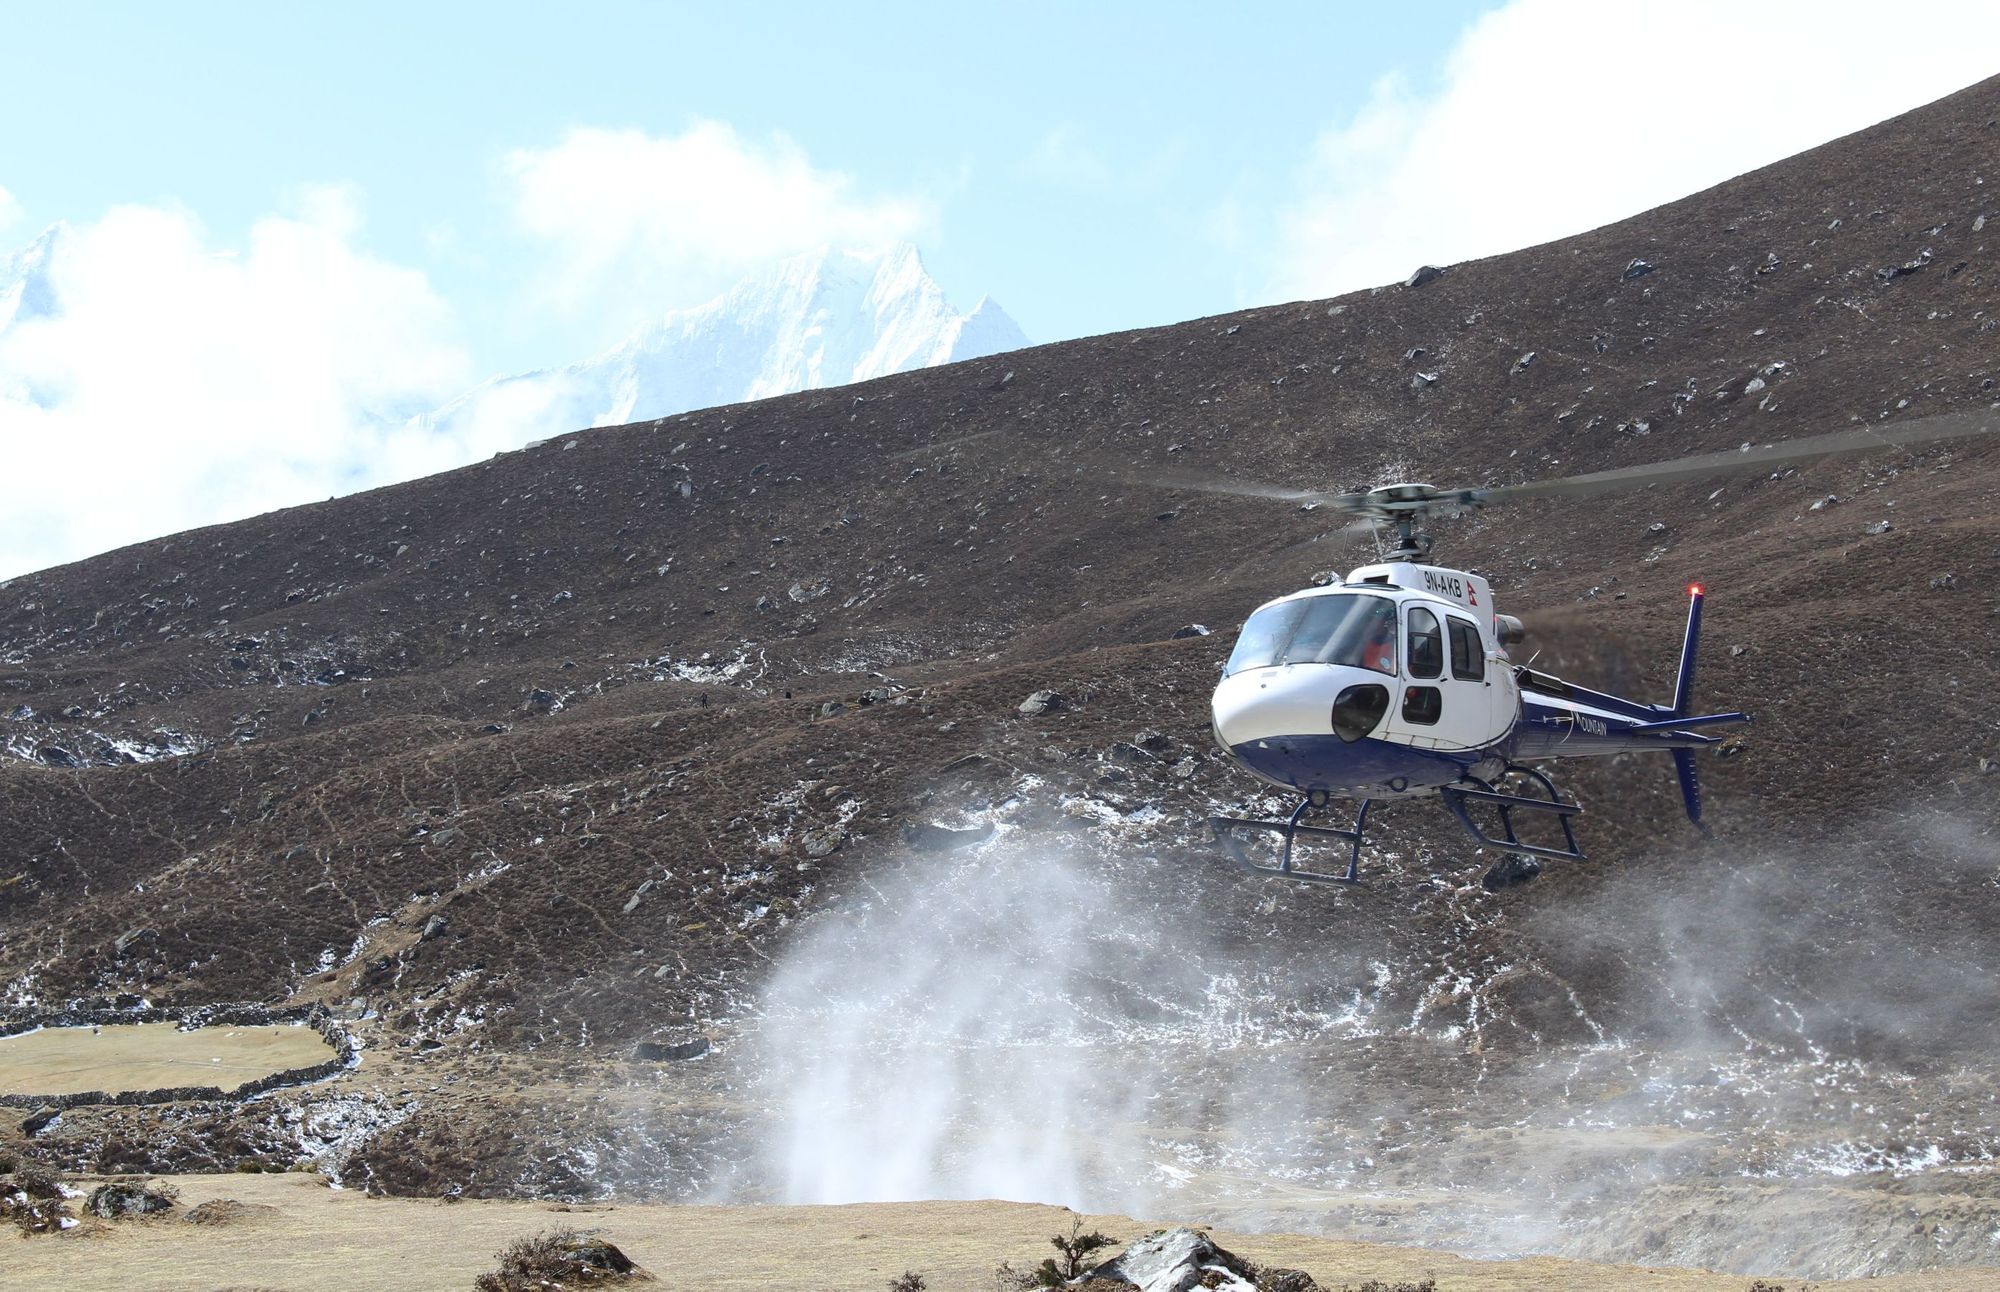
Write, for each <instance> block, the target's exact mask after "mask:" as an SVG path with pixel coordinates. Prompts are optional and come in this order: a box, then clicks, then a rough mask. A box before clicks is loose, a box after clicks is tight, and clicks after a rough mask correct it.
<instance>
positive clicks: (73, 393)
mask: <svg viewBox="0 0 2000 1292" xmlns="http://www.w3.org/2000/svg"><path fill="white" fill-rule="evenodd" d="M1884 23H1885V19H1884V17H1883V11H1882V9H1881V7H1880V6H1879V4H1875V3H1865V4H1864V3H1858V2H1855V0H1813V2H1809V0H1677V3H1675V4H1673V5H1671V6H1667V5H1642V4H1637V3H1630V4H1625V3H1608V2H1606V0H1484V2H1482V3H1470V2H1452V0H1440V2H1438V3H1426V4H1410V5H1381V4H1358V3H1318V4H1306V3H1294V4H1261V5H1245V6H1235V7H1225V6H1218V5H1215V4H1213V3H1208V4H1185V3H1175V4H1168V3H1150V4H1134V3H1099V4H1091V5H1077V4H1061V5H1059V4H1039V3H1018V4H1005V5H1000V4H959V5H942V4H935V5H916V4H867V5H854V6H839V7H837V6H829V5H825V4H803V3H796V4H795V3H773V4H763V5H724V4H715V3H712V2H710V3H704V4H699V5H680V4H675V5H667V4H654V5H639V4H595V5H585V6H572V7H569V8H567V9H562V10H558V9H556V8H553V7H545V6H528V5H522V4H506V3H487V4H478V5H473V4H432V5H420V6H407V5H394V6H392V5H387V4H369V3H359V4H348V5H344V6H337V7H336V6H319V7H307V6H299V5H291V6H272V5H257V6H252V5H246V4H222V3H209V4H202V5H194V6H178V7H167V6H160V5H139V4H98V5H91V6H84V5H26V4H17V5H12V6H8V7H7V8H6V9H4V10H0V29H4V31H5V32H6V40H7V47H8V50H9V54H8V58H7V60H6V62H7V70H6V74H5V76H4V77H0V270H4V267H5V257H6V256H8V255H9V254H11V253H13V252H15V251H18V250H20V249H22V248H25V247H26V246H27V245H28V244H29V243H30V242H31V241H33V240H34V239H35V238H36V236H37V235H38V234H39V233H40V232H41V231H42V230H43V229H45V228H47V227H48V226H50V225H53V224H55V223H57V222H62V223H63V224H64V225H65V226H66V228H67V230H68V233H67V234H66V235H65V240H64V241H63V242H62V244H61V250H60V260H59V265H58V267H59V268H60V270H61V273H60V279H61V283H62V295H63V312H62V315H61V317H59V318H44V319H40V320H32V321H29V322H27V323H23V322H21V321H19V320H16V321H14V322H13V323H12V324H11V326H10V324H9V320H8V319H7V317H5V313H6V311H5V308H4V306H5V301H4V282H0V452H4V453H5V454H6V455H7V460H8V461H9V463H10V465H11V466H13V467H14V468H15V469H17V470H20V471H23V472H32V473H35V474H36V476H37V478H43V479H53V480H59V481H67V480H72V479H76V480H86V479H87V480H88V481H90V483H91V489H90V491H89V499H88V501H87V502H86V501H83V500H82V499H81V498H80V496H79V495H77V494H75V493H71V492H67V491H64V492H61V493H58V494H52V495H50V498H49V500H48V501H47V502H46V505H43V506H41V507H40V508H39V509H37V508H36V507H33V506H26V505H23V504H20V503H18V502H17V504H16V505H15V506H13V507H12V508H11V509H10V510H9V511H8V512H7V513H6V515H4V516H0V579H4V578H6V577H8V576H9V575H11V574H15V573H19V572H21V571H23V570H27V569H33V568H37V567H39V566H41V565H45V564H49V563H53V562H55V561H60V560H69V559H75V558H76V557H79V556H83V555H86V554H88V553H89V552H91V551H95V550H101V549H103V548H106V547H110V546H115V545H117V544H119V543H124V542H130V541H136V540H138V539H141V538H145V537H148V536H152V535H157V534H162V533H167V532H172V531H173V530H175V529H179V528H184V527H188V526H191V525H196V524H203V523H209V522H212V521H217V520H225V519H234V518H237V517H240V516H244V515H250V514H255V513H256V512H258V511H263V510H268V509H270V508H272V507H278V506H285V505H290V504H293V503H296V502H300V501H304V500H308V499H311V498H315V497H325V496H327V495H328V494H332V493H339V492H347V491H349V490H352V489H355V488H360V487H365V486H367V485H372V484H379V483H385V482H388V481H391V480H396V479H404V478H408V477H409V476H411V475H414V474H419V473H423V472H427V471H433V470H439V469H442V468H445V467H448V466H453V465H457V464H458V463H459V462H462V461H465V460H469V455H470V454H471V453H472V451H473V449H475V448H477V449H478V450H479V452H480V453H481V454H482V455H483V453H486V452H491V451H492V447H493V446H492V445H478V446H473V445H457V444H441V443H438V442H436V441H435V440H434V439H432V440H426V439H424V438H423V437H421V436H415V435H411V434H406V433H399V432H398V431H397V430H396V429H395V428H396V427H399V426H401V422H400V420H399V419H400V418H401V417H403V416H404V415H406V414H407V413H409V412H411V411H420V410H423V409H428V408H434V407H437V406H438V405H440V404H442V403H444V402H446V401H447V400H449V399H451V398H452V397H454V396H455V395H457V394H459V393H462V392H463V391H464V390H466V389H467V388H468V387H470V386H471V385H472V384H474V383H476V382H477V381H479V380H481V379H483V378H485V377H488V376H492V375H496V374H501V373H508V372H518V371H521V370H524V369H528V368H535V367H544V366H550V365H558V364H562V363H566V362H570V361H572V360H576V359H581V358H584V357H587V356H589V355H592V354H595V353H598V352H600V351H602V350H604V349H606V348H607V347H609V346H610V345H612V344H615V343H616V342H617V341H619V340H620V339H622V338H623V337H624V336H626V335H628V334H629V333H630V332H631V331H632V329H634V328H635V327H637V326H639V325H640V324H642V323H644V322H646V321H647V320H649V319H652V318H655V317H657V316H658V315H659V314H661V313H664V312H665V311H667V310H670V309H674V308H679V307H685V306H689V305H694V304H698V303H700V302H701V301H703V300H706V299H709V298H710V297H712V296H713V295H715V294H717V293H718V292H719V291H721V290H722V289H723V288H724V287H726V286H728V285H729V284H730V283H732V282H734V281H736V280H737V279H738V278H740V277H742V276H745V275H747V274H749V273H752V272H754V271H755V270H756V269H757V267H758V266H760V265H763V264H768V263H769V262H770V261H771V260H773V259H775V258H777V257H780V256H783V255H786V254H789V253H791V252H795V251H798V250H803V249H805V248H807V247H809V246H812V245H817V244H821V243H830V244H834V245H861V244H870V243H880V242H882V241H886V240H890V239H896V238H906V239H909V240H911V241H914V242H915V243H916V244H917V245H918V246H919V247H920V248H921V249H922V251H923V254H924V258H925V261H926V263H927V265H928V266H929V268H930V269H931V272H932V273H933V275H934V276H935V277H936V278H937V279H938V280H939V282H940V283H941V284H942V285H943V286H944V288H945V290H946V291H947V292H948V293H949V294H950V295H951V296H952V297H953V298H954V300H955V301H956V302H957V303H958V304H959V305H960V306H961V307H962V308H963V307H969V306H970V305H971V304H972V303H973V302H974V301H975V300H976V299H977V298H978V297H979V296H980V295H982V294H990V295H992V296H993V297H994V298H995V299H997V300H998V301H999V302H1000V303H1001V304H1002V305H1003V306H1004V307H1005V309H1006V310H1007V311H1008V313H1010V314H1011V315H1012V316H1013V317H1014V318H1015V319H1016V320H1017V321H1018V322H1019V323H1020V325H1021V327H1022V328H1023V330H1024V331H1025V332H1026V333H1027V334H1028V336H1029V337H1030V339H1032V340H1034V341H1038V342H1040V341H1057V340H1063V339H1066V338H1070V337H1076V336H1082V335H1088V334H1092V333H1097V332H1104V331H1111V330H1116V329H1122V328H1130V327H1139V326H1146V325H1156V324H1162V323H1171V322H1177V321H1181V320H1184V319H1188V318H1193V317H1197V316H1200V315H1204V314H1211V313H1217V312H1221V311H1225V310H1230V309H1236V308H1241V307H1245V306H1250V305H1256V304H1263V303H1269V302H1273V301H1280V300H1288V299H1297V298H1302V297H1318V296H1327V295H1333V294H1336V293H1338V292H1342V291H1348V290H1353V289H1356V288H1360V287H1366V286H1370V285H1373V284H1378V283H1384V282H1389V281H1392V280H1394V279H1398V278H1401V277H1403V276H1404V275H1405V274H1407V273H1408V272H1409V271H1410V270H1411V269H1412V268H1414V267H1415V266H1416V265H1418V264H1420V263H1426V262H1429V263H1440V264H1449V263H1451V262H1453V261H1455V260H1461V259H1467V258H1471V257H1474V256H1481V255H1488V254H1494V253H1497V252H1502V251H1507V250H1511V249H1513V248H1516V247H1520V246H1525V245H1529V244H1532V243H1535V242H1539V241H1545V240H1548V239H1551V238H1557V237H1561V236H1564V235H1567V234H1570V233H1574V232H1578V231H1580V230H1583V229H1587V228H1591V227H1594V226H1596V225H1599V224H1603V223H1605V222H1608V221H1610V220H1614V219H1618V218H1621V217H1624V216H1627V215H1630V214H1633V213H1635V212H1638V211H1640V210H1643V209H1645V208H1647V207H1649V206H1652V205H1656V204H1658V203H1660V202H1664V201H1669V200H1672V199H1674V198H1676V197H1679V196H1682V195H1684V194H1686V193H1690V192H1693V191H1695V190H1698V189H1700V188H1704V187H1706V186H1708V185H1710V184H1714V183H1717V182H1719V181H1721V180H1723V179H1726V178H1728V177H1730V176H1732V175H1735V174H1738V173H1741V172H1743V171H1745V170H1749V169H1753V168H1755V167H1757V166H1759V165H1763V164H1765V163H1768V162H1770V161H1774V160H1777V159H1779V158H1782V157H1784V156H1787V155H1789V154H1791V153H1794V152H1797V151H1799V150H1801V149H1803V148H1807V147H1811V146H1813V145H1815V144H1818V143H1821V142H1824V141H1825V140H1827V139H1830V138H1833V137H1835V136H1838V135H1840V134H1843V133H1846V132H1848V131H1851V130H1855V129H1860V128H1862V127H1865V126H1867V125H1869V124H1872V123H1873V122H1876V121H1879V120H1881V119H1883V118H1885V117H1888V116H1891V115H1894V114H1895V113H1898V112H1901V111H1904V110H1907V109H1909V108H1913V107H1916V106H1918V105H1920V104H1922V103H1925V102H1927V101H1929V100H1931V99H1934V98H1936V97H1938V96H1940V95H1943V94H1946V93H1949V92H1951V91H1952V90H1955V89H1958V88H1961V87H1963V86H1964V85H1967V84H1969V83H1971V82H1973V81H1975V80H1978V79H1981V78H1983V77H1985V76H1988V75H1991V74H1993V73H1994V72H1996V71H2000V5H1994V4H1992V3H1991V0H1976V2H1975V0H1905V3H1902V4H1899V5H1898V6H1897V7H1896V9H1895V11H1894V19H1893V25H1892V27H1885V25H1884ZM1933 34H1935V36H1934V35H1933ZM1946 34H1948V37H1947V35H1946ZM0 277H4V275H0ZM544 429H545V431H546V432H553V431H555V430H560V429H564V428H544Z"/></svg>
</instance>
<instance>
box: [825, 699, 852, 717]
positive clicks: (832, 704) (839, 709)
mask: <svg viewBox="0 0 2000 1292" xmlns="http://www.w3.org/2000/svg"><path fill="white" fill-rule="evenodd" d="M846 712H847V706H846V705H844V704H842V703H841V702H840V701H838V700H828V701H827V702H826V703H825V704H822V705H821V706H819V716H820V717H822V718H838V717H839V716H840V715H841V714H843V713H846Z"/></svg>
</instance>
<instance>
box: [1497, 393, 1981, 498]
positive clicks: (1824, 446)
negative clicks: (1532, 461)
mask: <svg viewBox="0 0 2000 1292" xmlns="http://www.w3.org/2000/svg"><path fill="white" fill-rule="evenodd" d="M1996 431H2000V416H1996V415H1995V414H1994V413H1993V412H1992V410H1990V409H1978V410H1976V411H1973V412H1966V413H1938V414H1936V415H1934V416H1931V417H1918V418H1914V419H1912V420H1910V421H1906V422H1898V423H1891V424H1889V425H1887V426H1860V427H1856V428H1854V429H1853V430H1848V431H1835V432H1833V433H1832V434H1829V435H1809V436H1807V437H1805V438H1804V439H1798V440H1784V441H1781V442H1779V443H1777V444H1765V445H1761V446H1759V447H1757V448H1752V449H1739V450H1737V451H1735V452H1728V451H1724V452H1721V453H1703V454H1700V455H1698V456H1695V457H1691V458H1676V459H1673V460H1671V461H1667V462H1649V463H1646V464H1645V465H1643V466H1636V467H1618V468H1616V469H1614V470H1611V471H1593V472H1591V473H1590V474H1589V475H1580V476H1568V477H1566V478H1564V479H1561V480H1534V481H1529V482H1528V483H1526V484H1517V485H1496V486H1494V487H1493V488H1490V489H1473V490H1469V491H1467V492H1469V493H1470V494H1471V495H1472V497H1473V499H1474V500H1475V501H1477V502H1480V503H1489V502H1509V501H1513V500H1515V499H1520V498H1559V497H1577V496H1580V495H1586V494H1594V493H1604V492H1607V491H1609V490H1613V489H1632V488H1637V487H1640V486H1643V485H1650V484H1664V483H1667V482H1670V481H1677V480H1688V479H1693V478H1695V477H1697V476H1707V475H1719V474H1722V473H1724V472H1736V471H1754V470H1762V469H1764V468H1766V467H1776V466H1787V465H1798V464H1800V463H1804V462H1816V461H1818V460H1820V459H1822V458H1833V457H1844V456H1847V455H1850V454H1856V453H1872V452H1877V451H1879V450H1881V449H1888V448H1898V447H1902V446H1905V445H1912V444H1930V443H1934V442H1936V441H1939V440H1956V439H1963V438H1965V437H1967V436H1972V435H1984V434H1988V433H1992V432H1996Z"/></svg>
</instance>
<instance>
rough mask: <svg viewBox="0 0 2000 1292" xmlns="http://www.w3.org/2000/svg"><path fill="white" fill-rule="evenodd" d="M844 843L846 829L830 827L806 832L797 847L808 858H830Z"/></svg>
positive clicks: (835, 826)
mask: <svg viewBox="0 0 2000 1292" xmlns="http://www.w3.org/2000/svg"><path fill="white" fill-rule="evenodd" d="M846 841H847V831H846V829H845V828H843V827H841V826H837V825H830V826H826V827H824V828H822V829H818V830H808V831H806V832H805V835H804V836H803V837H802V838H801V839H800V840H799V846H800V847H801V848H803V849H805V854H806V856H808V857H813V858H819V857H830V856H832V855H833V853H834V852H835V850H837V849H838V848H839V847H840V845H841V844H843V843H845V842H846Z"/></svg>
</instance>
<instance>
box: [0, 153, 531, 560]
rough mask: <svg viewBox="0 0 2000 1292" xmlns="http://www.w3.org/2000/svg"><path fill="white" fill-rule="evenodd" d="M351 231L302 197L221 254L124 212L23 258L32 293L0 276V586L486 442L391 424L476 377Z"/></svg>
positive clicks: (364, 482) (340, 204)
mask: <svg viewBox="0 0 2000 1292" xmlns="http://www.w3.org/2000/svg"><path fill="white" fill-rule="evenodd" d="M358 224H359V217H358V212H357V208H356V204H355V201H354V197H353V194H352V193H350V192H348V191H346V190H343V189H338V188H325V189H314V190H311V191H308V192H306V193H305V194H303V195H302V197H301V199H300V202H299V210H298V211H297V213H295V214H292V215H286V216H270V217H267V218H264V219H261V220H259V221H258V222H257V223H256V224H255V226H254V227H253V228H252V229H251V231H250V233H249V236H248V238H247V240H246V242H245V244H244V245H243V246H241V247H232V248H221V249H218V248H215V247H213V246H211V245H209V243H208V241H207V240H206V239H205V237H204V234H203V231H202V229H201V228H200V226H199V225H198V224H197V222H196V221H195V220H194V219H193V218H192V217H191V216H190V215H189V214H187V213H186V212H184V211H179V210H174V209H165V208H159V207H146V206H127V207H120V208H116V209H114V210H112V211H110V212H109V213H107V214H106V215H105V216H104V217H103V218H102V219H100V220H98V221H96V222H95V223H92V224H87V225H82V226H77V227H68V226H58V227H57V228H56V229H55V230H54V231H53V232H52V234H51V235H49V236H48V237H47V238H46V239H45V241H44V242H43V243H38V244H37V245H38V247H44V248H45V251H46V255H45V257H43V261H42V263H41V264H39V265H34V266H30V265H26V264H21V263H17V265H16V269H17V271H18V270H26V272H27V274H28V275H29V280H18V278H17V281H21V282H22V285H24V286H30V287H31V288H32V297H27V296H21V295H20V294H19V293H16V292H14V291H13V290H12V288H13V285H12V284H10V282H9V281H8V280H9V277H10V276H9V275H8V274H7V272H6V262H5V261H0V454H4V455H5V460H6V462H7V466H8V470H7V472H6V479H7V480H8V481H9V487H8V488H7V490H6V497H5V504H4V506H0V578H4V577H7V576H10V575H15V574H19V573H22V572H24V571H26V570H31V569H36V568H40V567H43V566H46V565H50V564H54V563H58V562H62V561H68V560H74V559H77V558H80V557H83V556H87V555H90V554H92V553H95V552H100V551H104V550H106V549H109V548H113V547H117V546H120V545H122V544H126V543H131V542H136V541H140V540H143V539H147V538H151V537H155V536H157V535H161V534H165V533H170V532H173V531H176V530H180V529H184V528H188V527H192V526H197V525H204V524H211V523H215V522H218V521H224V520H232V519H236V518H240V517H243V516H248V515H253V514H256V513H259V512H263V511H267V510H269V509H271V508H274V507H281V506H289V505H293V504H297V503H301V502H307V501H312V500H315V499H319V498H324V497H326V496H328V495H329V494H333V493H344V492H348V491H351V490H354V489H358V488H363V487H367V486H370V485H375V484H381V483H386V482H388V481H390V480H395V479H403V478H407V477H408V476H409V475H412V474H415V473H417V472H418V471H423V470H437V469H439V468H442V467H445V466H450V465H454V464H456V463H458V462H462V461H464V460H466V459H467V457H468V455H470V454H472V453H475V452H477V451H479V450H480V449H483V448H485V447H486V446H483V445H471V444H466V443H455V442H444V441H440V440H437V439H435V438H432V437H427V436H422V435H420V434H418V433H417V432H416V431H414V430H411V429H405V428H404V426H403V419H404V418H405V417H407V416H408V415H409V414H411V413H414V412H417V411H421V410H422V409H425V408H429V407H432V406H434V405H435V404H437V403H439V402H441V401H442V400H443V399H446V398H449V397H450V396H451V395H452V394H454V393H456V392H457V391H459V390H462V389H464V387H465V386H466V385H467V384H469V379H470V372H471V365H470V363H469V361H468V358H467V355H466V354H465V352H464V349H463V347H462V346H461V345H460V344H459V342H458V340H457V339H456V338H457V331H458V329H457V325H456V322H455V319H454V317H453V315H452V312H451V310H450V308H449V307H448V306H447V305H446V304H445V302H444V301H442V300H441V299H439V297H438V296H437V295H436V294H435V293H434V292H433V291H432V289H431V287H430V285H429V283H428V281H427V280H426V279H425V277H424V275H423V274H421V273H420V272H417V271H415V270H411V269H408V268H403V267H400V266H397V265H393V264H389V263H386V262H384V261H382V260H379V259H376V258H375V257H373V256H370V255H369V254H367V253H366V252H364V251H362V250H360V249H359V248H358V247H357V245H356V243H355V236H356V232H357V229H358ZM10 297H17V298H19V299H31V298H32V299H33V300H34V301H35V307H34V308H32V309H29V308H23V309H20V310H19V311H18V313H17V312H16V311H15V310H14V309H11V308H6V302H7V301H8V300H9V298H10ZM10 319H11V321H9V320H10ZM496 447H497V446H496ZM510 447H511V446H510Z"/></svg>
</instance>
